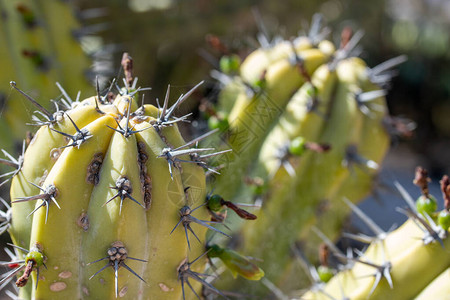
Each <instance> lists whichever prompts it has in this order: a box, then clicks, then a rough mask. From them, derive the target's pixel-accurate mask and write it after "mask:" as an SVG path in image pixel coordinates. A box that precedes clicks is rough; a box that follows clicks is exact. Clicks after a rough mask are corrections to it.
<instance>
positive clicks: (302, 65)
mask: <svg viewBox="0 0 450 300" xmlns="http://www.w3.org/2000/svg"><path fill="white" fill-rule="evenodd" d="M317 26H319V25H318V24H315V25H313V26H312V27H313V28H315V29H314V30H313V32H312V33H311V34H310V35H309V36H308V37H300V38H297V39H293V40H292V41H291V42H287V41H285V42H279V43H278V44H275V45H274V46H272V47H271V48H269V49H258V50H255V51H254V52H253V53H252V54H250V55H249V56H248V57H247V58H246V59H245V60H244V61H243V63H242V64H241V67H240V70H239V71H240V76H239V77H238V76H234V77H231V79H232V81H231V82H232V83H231V84H230V86H231V88H230V89H228V88H227V86H225V88H224V89H225V90H224V96H225V97H226V98H220V97H219V103H218V105H217V107H218V108H217V112H216V115H217V116H220V115H222V116H227V118H226V120H228V122H229V126H228V128H227V129H226V130H225V132H224V134H223V136H222V138H223V139H224V140H225V144H227V145H228V146H230V148H231V149H232V150H233V151H234V152H233V153H231V154H228V155H227V156H225V158H224V159H223V160H220V161H219V162H220V163H223V164H224V165H225V166H226V167H228V168H229V166H232V168H231V169H224V170H222V171H220V172H221V174H220V175H217V176H216V178H215V179H216V181H215V182H214V188H215V192H217V193H219V194H221V195H222V196H224V195H225V196H224V198H225V199H227V200H229V201H235V202H247V203H249V202H250V203H251V202H252V200H254V199H258V200H261V203H262V205H261V209H260V210H255V211H254V213H255V214H256V215H257V216H258V220H257V221H255V222H249V223H245V225H244V224H243V223H242V222H240V221H239V220H237V218H236V217H234V215H230V216H229V218H228V220H227V221H228V223H229V224H231V225H230V226H231V227H232V228H239V227H241V234H239V235H238V238H239V241H242V243H240V244H239V243H238V244H239V245H238V246H237V248H238V249H239V247H241V248H240V250H242V253H245V254H246V255H250V256H252V257H256V258H259V259H261V260H262V261H263V262H262V263H261V267H262V269H264V271H265V273H266V277H267V279H269V280H270V281H272V282H273V283H274V284H276V285H277V286H279V287H280V288H281V289H282V290H291V289H293V288H301V287H302V283H301V282H300V281H298V280H297V279H298V278H297V277H296V275H295V274H294V272H295V271H293V270H292V264H291V262H292V256H291V247H292V245H293V244H294V243H295V242H306V241H308V240H309V237H310V230H311V225H313V224H315V225H317V226H318V227H319V228H321V229H322V230H323V231H325V232H326V233H327V234H328V235H329V236H330V237H332V238H336V237H337V235H338V234H339V231H340V228H341V224H342V222H343V220H344V218H345V217H346V216H347V215H348V213H349V211H350V209H349V208H348V207H346V206H343V205H341V203H340V199H342V198H343V197H346V198H348V199H349V200H351V201H352V202H357V201H359V200H361V199H362V198H364V197H365V196H366V195H367V194H368V193H370V192H371V191H372V190H373V187H374V182H375V180H376V176H377V174H378V171H379V165H380V164H381V162H382V159H383V157H384V156H385V154H386V152H387V149H388V146H389V141H390V138H389V135H388V132H387V130H386V129H385V128H384V126H383V120H384V118H385V117H386V116H387V107H386V103H385V97H384V96H385V94H386V91H385V90H384V88H383V87H384V85H385V84H386V83H387V82H388V81H389V79H390V76H389V75H388V74H386V73H385V71H386V70H388V69H390V68H392V67H394V66H396V65H397V64H399V63H401V62H403V61H404V60H405V58H404V57H398V58H394V59H392V60H390V61H387V62H385V63H383V64H381V65H380V66H377V67H375V68H372V69H371V68H369V67H368V66H367V65H366V63H365V62H364V61H363V60H362V59H360V58H357V57H354V56H353V53H354V50H355V47H356V46H357V44H358V42H359V40H360V39H361V37H362V34H361V32H356V33H355V34H354V35H350V36H351V38H348V39H344V38H343V40H342V41H341V46H340V48H339V49H337V50H335V49H334V47H333V46H332V45H331V43H330V42H328V41H326V40H322V39H323V35H321V34H319V33H318V32H319V31H320V26H319V27H317ZM318 28H319V29H318ZM313 51H315V52H314V53H316V52H317V53H321V55H322V56H320V55H317V56H314V55H310V54H307V53H312V52H313ZM319 57H320V58H321V59H319ZM257 62H259V63H260V65H259V64H258V63H257ZM315 63H317V65H315ZM288 65H290V68H291V69H289V68H288V67H287V66H288ZM312 65H315V66H314V67H311V66H312ZM288 69H289V70H290V71H289V72H287V71H286V70H288ZM282 70H284V71H282ZM294 72H296V75H293V74H294ZM288 74H289V75H288ZM222 76H225V75H223V74H222ZM296 76H297V77H300V78H301V80H298V81H296V80H294V79H293V78H296ZM229 79H230V78H229ZM239 82H240V83H241V84H242V85H243V86H244V87H243V88H242V89H241V90H239V89H237V88H236V86H237V85H239ZM275 87H278V88H280V90H278V89H275ZM233 91H234V92H235V97H234V102H233V101H232V100H231V99H232V98H231V95H232V94H233ZM287 91H290V92H289V93H288V92H287ZM246 95H253V98H252V100H251V101H250V100H249V101H247V102H244V101H242V99H244V98H245V97H246ZM247 97H248V96H247ZM225 101H228V102H232V103H233V105H231V106H230V105H229V104H227V103H225ZM255 107H258V108H257V109H255ZM256 112H257V113H256ZM217 116H216V117H217ZM244 125H245V126H244ZM239 134H241V139H239V138H238V136H239ZM256 144H258V145H260V146H258V147H255V148H253V146H252V145H256ZM227 158H228V159H229V160H228V161H227V160H225V159H227ZM231 170H233V171H234V170H239V171H238V172H234V173H232V171H231ZM230 186H232V187H233V189H230V188H229V187H230ZM218 243H219V244H220V242H218ZM269 249H270V250H269ZM226 286H231V284H230V285H226ZM242 290H245V291H246V292H248V293H250V294H252V293H256V294H258V295H259V296H263V295H265V294H267V293H268V290H267V288H266V287H265V286H263V285H262V284H260V283H254V284H251V286H250V284H247V283H246V284H245V287H244V285H243V286H242Z"/></svg>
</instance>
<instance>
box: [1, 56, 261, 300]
mask: <svg viewBox="0 0 450 300" xmlns="http://www.w3.org/2000/svg"><path fill="white" fill-rule="evenodd" d="M122 67H123V70H124V75H125V78H124V83H125V85H124V87H122V88H119V86H118V85H117V84H115V82H114V81H113V83H112V84H111V86H110V87H109V89H107V91H106V93H104V94H102V93H101V92H100V89H99V88H98V85H97V91H98V94H97V95H96V96H93V97H90V98H88V99H85V100H82V101H78V99H77V100H76V101H72V99H69V98H67V99H64V103H66V105H65V106H68V110H65V111H63V110H60V109H59V108H58V107H59V106H58V105H57V106H56V107H57V111H56V112H55V113H51V112H49V111H47V110H46V109H45V108H43V107H42V106H41V105H39V104H38V103H37V102H35V101H34V100H33V99H32V97H30V96H29V95H27V94H26V93H25V92H23V91H21V90H20V89H19V88H18V86H17V85H16V83H11V86H12V87H13V88H14V89H16V90H17V91H19V92H20V93H21V94H22V95H23V96H24V97H25V98H27V99H28V100H30V101H31V102H32V103H33V104H34V105H36V107H37V108H38V110H39V111H38V112H37V113H36V115H35V116H34V117H33V121H34V122H35V125H38V126H40V128H39V129H38V130H37V132H36V133H35V134H34V136H33V138H32V139H31V140H30V141H29V143H28V144H27V147H26V150H25V151H24V153H23V154H22V156H21V157H20V158H19V159H18V160H15V159H14V158H13V157H12V156H10V155H8V158H9V159H8V160H4V161H1V162H3V163H4V164H6V165H8V166H10V167H11V168H13V170H12V171H10V172H8V173H6V174H5V176H12V180H11V207H9V206H7V208H8V211H7V212H4V213H2V217H3V216H4V217H5V218H4V219H5V220H4V221H3V223H2V224H1V227H2V230H3V231H6V230H8V231H9V233H10V234H11V237H12V240H13V242H14V245H12V247H13V250H14V251H15V253H12V252H11V251H10V250H9V249H8V250H7V251H8V253H10V254H11V256H12V260H11V261H9V262H2V265H7V266H9V267H10V268H13V269H12V270H10V271H9V272H7V273H5V274H3V275H2V277H1V278H0V284H1V286H2V287H5V286H6V285H7V284H8V282H9V281H11V280H12V279H13V278H14V276H15V275H17V276H18V277H19V278H18V279H17V281H16V286H17V287H20V288H19V297H20V298H24V299H31V298H32V299H62V298H67V299H73V298H77V299H111V298H117V297H120V298H127V299H177V300H179V299H192V298H196V297H198V298H199V295H201V294H202V287H203V288H204V289H206V290H209V291H210V292H213V293H216V294H217V295H221V296H223V297H224V298H226V295H225V294H226V292H222V291H219V290H218V289H216V288H214V286H213V285H212V284H211V282H210V278H211V276H212V269H211V268H206V263H207V259H206V256H205V254H206V251H207V248H206V232H207V230H208V229H209V230H210V231H211V232H212V233H219V234H221V235H223V236H225V237H229V235H228V234H227V233H225V232H224V231H226V230H227V229H226V228H225V227H224V228H220V227H221V226H222V225H221V224H223V220H218V221H210V220H209V217H210V214H209V212H208V209H207V207H206V203H205V199H206V180H205V178H206V177H205V170H204V169H209V168H210V167H209V166H208V165H207V162H206V159H207V158H208V157H212V156H215V155H220V154H222V153H223V152H214V149H213V148H198V147H197V143H198V142H199V141H201V140H203V139H204V138H206V137H208V136H209V135H211V133H207V134H204V135H202V136H200V137H198V138H196V139H194V140H192V141H189V142H185V141H184V140H183V138H182V136H181V134H180V132H179V131H178V125H179V123H181V122H183V121H186V120H187V116H183V117H176V116H175V112H176V110H177V109H178V107H179V106H180V105H181V104H182V103H183V102H184V101H185V100H186V99H187V98H188V97H189V95H191V94H192V92H193V91H194V90H195V89H197V88H198V87H199V86H200V85H201V83H200V84H198V85H196V86H195V87H194V88H192V89H191V90H190V91H188V92H187V93H186V94H184V95H181V96H180V97H179V98H178V99H176V101H175V103H174V104H173V105H169V102H170V96H169V90H168V92H167V95H166V97H165V100H164V103H163V106H162V107H160V106H159V104H158V107H155V106H153V105H149V104H143V103H142V105H140V106H139V104H138V103H140V99H138V95H139V92H141V91H144V90H146V89H144V88H138V87H137V86H136V85H137V80H136V79H135V78H133V75H132V60H131V58H130V57H129V56H128V54H126V53H125V54H124V56H123V59H122ZM169 88H170V87H169ZM113 89H117V91H118V94H117V95H114V96H112V91H113ZM226 204H228V205H230V204H229V203H226ZM191 208H192V209H191ZM222 227H223V226H222ZM190 234H191V235H192V236H193V237H195V239H196V241H190V240H192V238H190V237H189V235H190ZM28 249H29V250H28ZM228 256H229V255H228ZM191 258H195V259H194V260H191V261H190V260H189V259H191ZM227 261H229V259H228V260H227ZM100 262H103V265H101V264H100ZM194 262H195V264H194ZM247 265H248V266H251V264H247ZM231 266H232V267H233V266H235V264H234V263H231ZM247 269H248V267H247ZM248 272H251V271H247V273H246V274H248ZM260 274H263V273H261V272H260ZM247 277H248V276H247ZM253 279H255V278H253ZM28 281H32V282H33V284H32V283H28V284H27V282H28ZM187 287H189V289H190V290H191V292H189V291H188V290H187V289H186V288H187Z"/></svg>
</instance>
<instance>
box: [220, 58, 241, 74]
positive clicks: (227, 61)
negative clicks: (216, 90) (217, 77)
mask: <svg viewBox="0 0 450 300" xmlns="http://www.w3.org/2000/svg"><path fill="white" fill-rule="evenodd" d="M219 65H220V70H221V71H222V72H223V73H225V74H235V73H237V72H239V67H240V65H241V58H240V57H239V56H238V55H236V54H231V55H224V56H222V57H221V58H220V62H219Z"/></svg>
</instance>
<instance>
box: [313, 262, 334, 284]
mask: <svg viewBox="0 0 450 300" xmlns="http://www.w3.org/2000/svg"><path fill="white" fill-rule="evenodd" d="M317 273H318V274H319V279H320V280H321V281H322V282H328V281H330V279H331V278H333V276H334V273H333V270H332V269H331V268H330V267H327V266H322V265H321V266H319V267H318V268H317Z"/></svg>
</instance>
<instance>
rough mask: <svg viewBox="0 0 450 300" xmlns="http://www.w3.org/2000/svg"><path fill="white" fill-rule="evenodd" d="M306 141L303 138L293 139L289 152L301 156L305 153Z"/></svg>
mask: <svg viewBox="0 0 450 300" xmlns="http://www.w3.org/2000/svg"><path fill="white" fill-rule="evenodd" d="M305 144H306V142H305V139H304V138H303V137H301V136H299V137H296V138H295V139H293V140H292V141H291V143H290V145H289V152H290V153H291V154H293V155H297V156H300V155H302V154H303V153H304V152H305Z"/></svg>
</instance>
